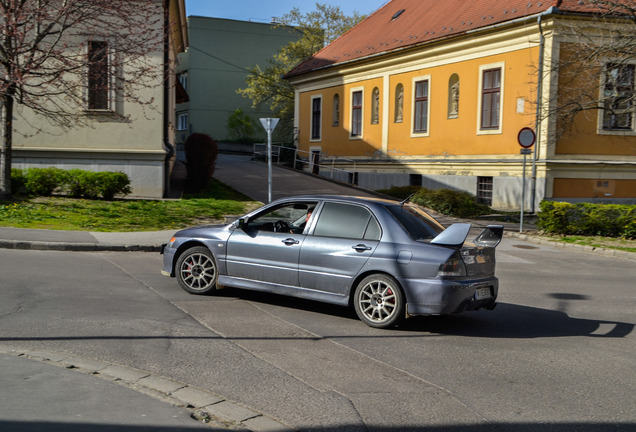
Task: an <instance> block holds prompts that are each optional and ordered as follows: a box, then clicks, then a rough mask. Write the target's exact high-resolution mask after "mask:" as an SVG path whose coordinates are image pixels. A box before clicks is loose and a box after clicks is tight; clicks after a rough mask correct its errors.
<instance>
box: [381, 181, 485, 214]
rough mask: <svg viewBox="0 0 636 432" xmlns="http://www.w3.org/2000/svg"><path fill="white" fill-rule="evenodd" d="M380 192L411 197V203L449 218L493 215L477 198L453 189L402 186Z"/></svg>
mask: <svg viewBox="0 0 636 432" xmlns="http://www.w3.org/2000/svg"><path fill="white" fill-rule="evenodd" d="M378 192H380V193H383V194H385V195H389V196H392V197H395V198H397V199H405V198H407V197H409V196H411V195H413V196H411V198H410V201H411V202H414V203H415V204H419V205H421V206H424V207H427V208H430V209H432V210H435V211H438V212H440V213H443V214H445V215H448V216H454V217H460V218H471V217H476V216H481V215H486V214H490V213H492V209H491V208H490V207H488V206H487V205H484V204H479V203H478V202H477V198H476V197H475V196H474V195H472V194H470V193H468V192H463V191H457V190H452V189H428V188H423V187H420V186H401V187H392V188H390V189H382V190H379V191H378Z"/></svg>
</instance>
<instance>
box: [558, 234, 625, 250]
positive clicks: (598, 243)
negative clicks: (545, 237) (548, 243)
mask: <svg viewBox="0 0 636 432" xmlns="http://www.w3.org/2000/svg"><path fill="white" fill-rule="evenodd" d="M550 239H551V240H556V241H560V242H563V243H571V244H578V245H583V246H592V247H595V248H604V249H618V250H622V251H626V252H636V239H634V240H629V239H621V238H613V237H598V236H596V237H585V236H565V237H554V238H553V237H551V238H550Z"/></svg>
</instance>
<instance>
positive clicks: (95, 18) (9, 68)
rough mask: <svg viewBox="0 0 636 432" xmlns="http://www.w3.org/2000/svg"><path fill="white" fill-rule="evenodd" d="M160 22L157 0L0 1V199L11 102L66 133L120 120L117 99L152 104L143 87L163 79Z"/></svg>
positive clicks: (7, 185)
mask: <svg viewBox="0 0 636 432" xmlns="http://www.w3.org/2000/svg"><path fill="white" fill-rule="evenodd" d="M163 23H164V5H163V1H161V0H0V100H1V104H2V105H1V107H2V122H1V123H2V146H1V149H0V152H1V155H0V198H4V197H8V196H10V195H11V151H12V142H13V133H14V132H18V133H19V131H15V129H14V123H13V118H14V110H15V107H16V105H17V104H19V105H22V106H24V107H26V108H28V109H30V110H33V111H34V112H36V113H38V114H39V117H38V118H39V119H41V120H42V121H45V120H46V121H48V122H50V123H52V124H54V125H56V126H58V127H61V128H70V127H74V126H77V125H85V124H87V122H90V116H91V115H96V114H102V115H103V114H107V115H109V116H117V115H119V114H118V113H117V110H116V109H111V107H112V106H113V103H114V101H115V100H119V101H121V100H127V101H132V102H135V103H140V104H151V103H152V102H153V101H152V100H149V99H147V97H146V99H144V97H143V96H142V95H143V94H144V93H143V92H142V91H141V90H142V89H144V88H149V87H154V86H157V85H160V84H161V82H162V78H163V70H162V68H161V66H160V65H161V59H162V54H161V53H162V52H163V42H164V41H163V36H162V35H163V31H164V30H163ZM157 58H159V66H158V64H157ZM36 127H37V125H36Z"/></svg>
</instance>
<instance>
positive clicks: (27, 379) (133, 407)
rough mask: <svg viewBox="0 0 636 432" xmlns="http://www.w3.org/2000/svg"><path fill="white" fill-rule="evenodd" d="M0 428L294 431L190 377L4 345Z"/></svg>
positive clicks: (28, 431)
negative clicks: (176, 377) (187, 380)
mask: <svg viewBox="0 0 636 432" xmlns="http://www.w3.org/2000/svg"><path fill="white" fill-rule="evenodd" d="M0 371H2V372H1V373H0V430H3V431H16V432H17V431H19V432H55V431H59V432H62V431H64V432H69V431H71V432H94V431H100V432H127V431H129V432H133V431H134V432H160V431H166V432H167V431H170V432H190V431H199V430H201V431H203V430H207V431H226V430H235V431H236V430H244V431H254V432H274V431H275V432H291V431H292V429H290V428H289V427H287V426H285V425H283V424H281V423H279V422H277V421H275V420H272V419H270V418H268V417H264V416H263V415H261V414H259V413H257V412H255V411H252V410H250V409H248V408H245V407H243V406H241V405H238V404H236V403H233V402H231V401H227V400H225V399H223V398H222V397H220V396H218V395H215V394H213V393H210V392H208V391H205V390H201V389H198V388H195V387H192V386H189V385H187V384H184V383H180V382H177V381H173V380H170V379H168V378H165V377H159V376H153V375H151V374H149V373H146V372H143V371H140V370H137V369H132V368H129V367H124V366H119V365H114V364H111V363H106V362H102V361H97V360H92V359H85V358H80V357H77V356H74V355H71V354H67V353H58V352H51V351H38V350H23V349H17V348H11V347H6V346H2V345H0Z"/></svg>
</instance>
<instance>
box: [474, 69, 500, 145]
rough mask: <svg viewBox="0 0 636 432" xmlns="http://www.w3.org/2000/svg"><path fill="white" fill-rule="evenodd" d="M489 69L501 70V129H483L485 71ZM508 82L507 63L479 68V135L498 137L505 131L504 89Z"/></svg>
mask: <svg viewBox="0 0 636 432" xmlns="http://www.w3.org/2000/svg"><path fill="white" fill-rule="evenodd" d="M488 69H500V70H501V84H500V90H499V127H498V128H497V129H482V128H481V106H482V97H483V86H484V82H483V81H484V71H486V70H488ZM505 82H506V62H498V63H490V64H486V65H481V66H479V86H478V88H477V135H498V134H501V133H502V131H503V124H504V100H505V98H504V88H505Z"/></svg>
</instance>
